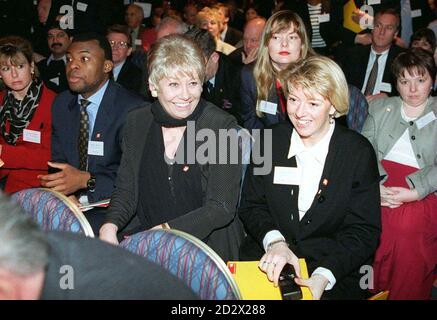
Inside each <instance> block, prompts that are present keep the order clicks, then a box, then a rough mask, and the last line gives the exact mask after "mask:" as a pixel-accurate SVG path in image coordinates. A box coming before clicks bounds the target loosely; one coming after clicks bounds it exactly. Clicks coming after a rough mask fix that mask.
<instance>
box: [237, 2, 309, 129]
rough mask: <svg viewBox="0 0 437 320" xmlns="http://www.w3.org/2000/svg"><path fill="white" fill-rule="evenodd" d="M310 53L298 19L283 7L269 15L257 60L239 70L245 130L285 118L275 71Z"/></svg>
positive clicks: (303, 29)
mask: <svg viewBox="0 0 437 320" xmlns="http://www.w3.org/2000/svg"><path fill="white" fill-rule="evenodd" d="M312 54H313V51H312V49H311V47H310V45H309V40H308V36H307V33H306V30H305V25H304V23H303V22H302V19H301V18H300V17H299V16H298V15H297V14H296V13H294V12H292V11H288V10H284V11H278V12H276V13H275V14H273V15H272V16H271V17H270V19H268V20H267V23H266V25H265V27H264V32H263V35H262V37H261V43H260V46H259V49H258V56H257V60H256V62H255V63H254V64H250V65H247V66H245V67H244V68H243V69H242V71H241V104H242V118H243V121H244V127H246V128H247V129H255V128H264V127H266V126H269V125H272V124H275V123H278V122H282V121H288V120H287V116H286V110H285V109H286V106H285V105H286V102H285V98H284V95H283V92H282V88H281V85H280V82H279V80H278V74H279V72H280V71H281V70H284V69H286V68H287V67H288V66H290V65H291V64H292V63H294V62H297V61H300V60H302V59H305V58H306V57H307V56H310V55H312Z"/></svg>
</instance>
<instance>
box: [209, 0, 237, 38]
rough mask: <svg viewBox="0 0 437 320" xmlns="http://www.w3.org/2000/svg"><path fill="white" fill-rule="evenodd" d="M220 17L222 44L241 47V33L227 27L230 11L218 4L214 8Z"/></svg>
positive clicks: (223, 5)
mask: <svg viewBox="0 0 437 320" xmlns="http://www.w3.org/2000/svg"><path fill="white" fill-rule="evenodd" d="M214 8H215V9H217V10H218V12H219V13H220V14H221V15H222V25H221V29H220V39H221V40H222V41H223V42H226V43H229V44H230V45H231V46H234V47H238V46H240V47H241V40H242V39H243V33H242V32H241V31H240V30H237V29H235V28H232V27H230V26H229V24H228V23H229V18H230V11H229V7H228V6H227V5H225V4H223V3H218V4H217V5H215V7H214Z"/></svg>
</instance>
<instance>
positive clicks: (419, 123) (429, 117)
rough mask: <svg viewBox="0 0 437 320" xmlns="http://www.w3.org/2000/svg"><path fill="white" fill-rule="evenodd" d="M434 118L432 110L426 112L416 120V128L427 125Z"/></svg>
mask: <svg viewBox="0 0 437 320" xmlns="http://www.w3.org/2000/svg"><path fill="white" fill-rule="evenodd" d="M435 119H437V118H436V116H435V114H434V112H432V111H431V112H428V113H427V114H426V115H424V116H423V117H421V118H420V119H419V120H416V126H417V129H419V130H420V129H422V128H423V127H425V126H427V125H428V124H430V123H431V122H433V121H434V120H435Z"/></svg>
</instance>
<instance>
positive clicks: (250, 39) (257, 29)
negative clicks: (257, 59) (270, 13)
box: [243, 17, 266, 54]
mask: <svg viewBox="0 0 437 320" xmlns="http://www.w3.org/2000/svg"><path fill="white" fill-rule="evenodd" d="M265 25H266V19H264V18H261V17H257V18H254V19H252V20H249V21H248V22H247V23H246V26H245V27H244V33H243V46H244V52H245V53H246V54H250V52H252V51H253V50H256V49H257V48H258V47H259V41H260V40H261V35H262V33H263V30H264V26H265Z"/></svg>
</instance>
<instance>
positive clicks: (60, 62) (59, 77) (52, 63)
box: [37, 25, 71, 93]
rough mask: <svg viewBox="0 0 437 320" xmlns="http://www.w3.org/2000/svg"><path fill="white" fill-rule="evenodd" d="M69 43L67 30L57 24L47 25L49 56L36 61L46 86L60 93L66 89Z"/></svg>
mask: <svg viewBox="0 0 437 320" xmlns="http://www.w3.org/2000/svg"><path fill="white" fill-rule="evenodd" d="M70 43H71V37H70V36H69V34H68V33H67V30H64V29H61V28H60V27H59V25H54V26H52V27H49V29H48V31H47V44H48V47H49V50H50V53H51V54H50V56H49V57H48V58H47V59H43V60H41V61H40V62H38V63H37V67H38V70H39V72H40V77H41V79H42V80H43V81H44V84H45V85H46V87H47V88H49V89H51V90H53V91H55V92H56V93H60V92H62V91H65V90H68V82H67V76H66V75H65V65H66V64H67V58H66V55H65V54H66V52H67V49H68V46H69V45H70Z"/></svg>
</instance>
